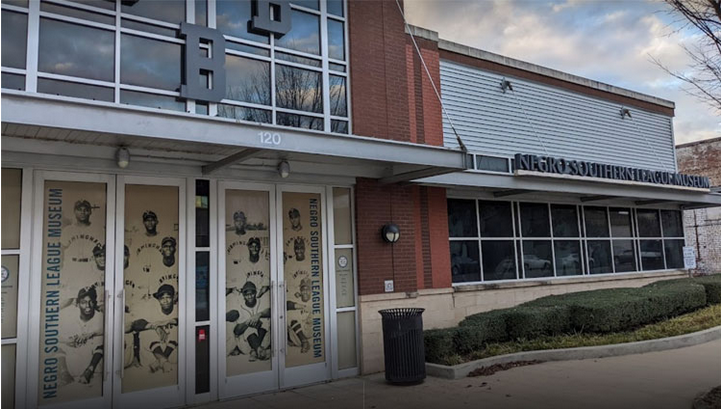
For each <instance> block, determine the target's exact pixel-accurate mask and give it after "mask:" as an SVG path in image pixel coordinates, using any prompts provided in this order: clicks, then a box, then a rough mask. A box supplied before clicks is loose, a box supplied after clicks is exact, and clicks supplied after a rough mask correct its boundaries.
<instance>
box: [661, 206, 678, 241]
mask: <svg viewBox="0 0 721 409" xmlns="http://www.w3.org/2000/svg"><path fill="white" fill-rule="evenodd" d="M661 222H662V223H663V237H683V221H682V219H681V212H679V211H678V210H661Z"/></svg>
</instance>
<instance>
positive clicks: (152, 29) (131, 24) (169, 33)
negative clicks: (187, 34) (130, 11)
mask: <svg viewBox="0 0 721 409" xmlns="http://www.w3.org/2000/svg"><path fill="white" fill-rule="evenodd" d="M120 25H121V26H122V27H123V28H129V29H131V30H138V31H145V32H147V33H153V34H158V35H161V36H166V37H172V38H176V37H177V36H178V30H176V29H173V28H167V27H161V26H157V25H155V24H147V23H140V22H137V21H133V20H128V19H126V18H124V19H122V21H121V22H120Z"/></svg>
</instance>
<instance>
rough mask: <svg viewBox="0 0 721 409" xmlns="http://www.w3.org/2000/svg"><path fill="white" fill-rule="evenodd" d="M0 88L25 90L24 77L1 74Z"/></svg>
mask: <svg viewBox="0 0 721 409" xmlns="http://www.w3.org/2000/svg"><path fill="white" fill-rule="evenodd" d="M0 82H2V87H3V88H5V89H16V90H20V91H24V90H25V76H24V75H18V74H10V73H6V72H4V73H2V80H1V81H0Z"/></svg>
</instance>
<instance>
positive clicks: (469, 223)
mask: <svg viewBox="0 0 721 409" xmlns="http://www.w3.org/2000/svg"><path fill="white" fill-rule="evenodd" d="M448 236H449V237H478V225H477V223H476V203H475V200H462V199H448Z"/></svg>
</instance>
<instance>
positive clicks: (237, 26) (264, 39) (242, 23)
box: [215, 0, 270, 44]
mask: <svg viewBox="0 0 721 409" xmlns="http://www.w3.org/2000/svg"><path fill="white" fill-rule="evenodd" d="M215 10H216V11H215V13H216V27H217V28H218V30H220V31H221V32H222V33H223V34H227V35H229V36H233V37H238V38H243V39H246V40H251V41H257V42H259V43H265V44H267V43H269V42H270V40H269V38H268V36H267V35H260V34H255V33H251V32H249V31H248V24H249V23H250V19H251V10H250V2H249V1H236V0H217V1H216V3H215Z"/></svg>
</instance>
